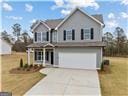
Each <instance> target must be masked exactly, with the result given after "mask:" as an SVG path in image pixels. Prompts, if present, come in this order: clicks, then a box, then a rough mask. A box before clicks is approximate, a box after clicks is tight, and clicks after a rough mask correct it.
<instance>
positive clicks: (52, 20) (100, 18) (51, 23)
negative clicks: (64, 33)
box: [45, 14, 104, 29]
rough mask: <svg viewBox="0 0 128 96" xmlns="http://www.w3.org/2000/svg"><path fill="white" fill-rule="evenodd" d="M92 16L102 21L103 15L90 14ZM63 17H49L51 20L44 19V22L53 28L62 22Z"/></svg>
mask: <svg viewBox="0 0 128 96" xmlns="http://www.w3.org/2000/svg"><path fill="white" fill-rule="evenodd" d="M91 16H92V17H94V18H95V19H97V20H99V21H100V22H102V23H104V21H103V16H102V15H101V14H96V15H95V14H94V15H91ZM63 20H64V19H63V18H62V19H51V20H46V21H45V23H46V24H47V25H48V26H49V27H50V28H51V29H55V28H56V27H57V25H58V24H59V23H60V22H62V21H63Z"/></svg>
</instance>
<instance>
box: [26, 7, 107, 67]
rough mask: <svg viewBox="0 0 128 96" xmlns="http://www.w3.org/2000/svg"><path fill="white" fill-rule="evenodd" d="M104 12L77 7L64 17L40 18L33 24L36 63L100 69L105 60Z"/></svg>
mask: <svg viewBox="0 0 128 96" xmlns="http://www.w3.org/2000/svg"><path fill="white" fill-rule="evenodd" d="M103 28H104V23H103V18H102V15H88V14H86V13H85V12H83V11H82V10H81V9H79V8H76V9H75V10H73V11H72V12H71V14H70V15H69V16H67V17H66V18H64V19H54V20H46V21H37V22H36V23H35V24H34V25H33V26H32V27H31V29H32V32H33V34H34V43H33V44H31V45H29V46H27V48H28V64H30V51H29V50H30V49H33V51H34V53H33V54H34V58H33V60H34V64H43V65H44V66H46V65H47V64H50V65H53V66H55V67H63V68H78V69H100V65H101V62H102V48H103V47H104V46H105V45H104V43H103V42H102V31H103Z"/></svg>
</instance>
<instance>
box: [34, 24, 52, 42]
mask: <svg viewBox="0 0 128 96" xmlns="http://www.w3.org/2000/svg"><path fill="white" fill-rule="evenodd" d="M35 32H41V33H42V32H49V29H48V28H47V27H46V26H44V25H43V24H41V23H40V24H39V25H38V27H36V28H35V30H34V32H33V35H35V34H34V33H35ZM49 34H50V32H49ZM33 38H34V40H33V41H34V43H38V42H35V36H33ZM49 41H50V35H49ZM49 41H43V42H42V43H48V42H49Z"/></svg>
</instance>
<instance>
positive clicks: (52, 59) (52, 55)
mask: <svg viewBox="0 0 128 96" xmlns="http://www.w3.org/2000/svg"><path fill="white" fill-rule="evenodd" d="M53 63H54V53H53V52H51V64H52V65H53Z"/></svg>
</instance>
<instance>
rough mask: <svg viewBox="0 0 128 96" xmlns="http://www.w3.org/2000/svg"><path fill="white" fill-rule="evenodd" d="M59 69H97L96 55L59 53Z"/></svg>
mask: <svg viewBox="0 0 128 96" xmlns="http://www.w3.org/2000/svg"><path fill="white" fill-rule="evenodd" d="M59 67H64V68H78V69H96V53H76V52H75V53H66V52H60V53H59Z"/></svg>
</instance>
